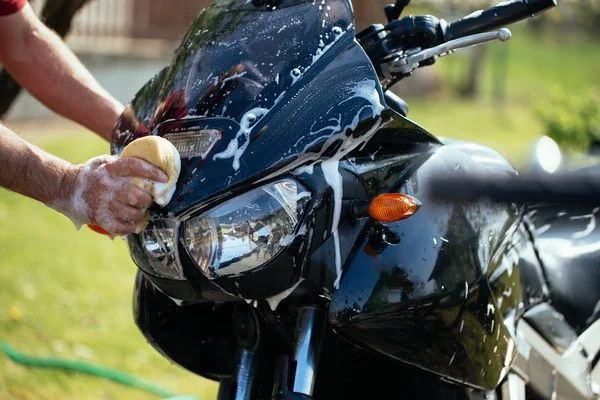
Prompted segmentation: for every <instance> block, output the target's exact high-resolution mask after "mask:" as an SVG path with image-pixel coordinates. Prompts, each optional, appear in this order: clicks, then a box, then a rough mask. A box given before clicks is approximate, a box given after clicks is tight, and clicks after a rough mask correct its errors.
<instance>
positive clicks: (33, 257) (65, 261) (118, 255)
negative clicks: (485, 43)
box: [0, 30, 600, 400]
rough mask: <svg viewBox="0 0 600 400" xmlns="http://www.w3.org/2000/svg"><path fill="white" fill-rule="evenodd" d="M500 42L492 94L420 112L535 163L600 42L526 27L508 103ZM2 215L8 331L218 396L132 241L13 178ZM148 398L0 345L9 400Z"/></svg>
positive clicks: (72, 140)
mask: <svg viewBox="0 0 600 400" xmlns="http://www.w3.org/2000/svg"><path fill="white" fill-rule="evenodd" d="M499 46H503V45H502V44H497V43H496V44H493V45H492V47H490V51H491V54H490V57H488V60H487V64H488V69H487V70H486V72H485V79H484V82H485V85H484V90H483V94H482V96H481V98H479V99H478V100H457V99H456V98H455V97H453V96H452V94H451V93H450V91H449V90H446V91H444V92H443V93H442V94H441V95H440V96H438V97H436V98H426V99H424V98H416V99H408V100H409V103H410V106H411V112H410V117H411V119H413V120H415V121H417V122H418V123H420V124H421V125H423V126H424V127H426V128H428V129H429V130H430V131H431V132H432V133H434V134H436V135H443V136H448V137H455V138H460V139H466V140H472V141H475V142H479V143H484V144H488V145H490V146H492V147H494V148H496V149H498V150H499V151H501V152H502V153H504V154H505V155H507V156H508V157H509V158H510V159H511V160H512V161H513V162H514V163H516V164H524V163H525V162H526V160H527V157H528V154H529V153H528V152H529V149H530V147H531V145H532V144H533V142H534V140H535V138H536V137H538V136H540V135H542V134H543V126H542V125H541V123H540V122H539V121H538V119H537V117H536V115H535V112H534V110H535V107H536V106H537V104H538V102H539V100H540V99H542V98H544V97H545V96H546V95H547V93H548V91H549V90H551V89H552V88H555V87H558V88H562V89H563V90H567V91H585V90H591V89H596V90H598V89H599V88H600V82H599V79H600V74H598V71H600V46H599V45H598V43H597V42H595V43H594V42H590V41H589V40H588V39H586V40H578V41H562V42H561V43H558V42H557V41H556V40H552V39H549V38H542V39H539V40H538V39H534V38H532V37H531V36H528V35H525V34H524V32H522V31H520V30H517V31H515V38H514V39H513V40H512V41H511V43H510V44H509V45H508V46H510V47H509V52H508V60H507V62H508V81H507V86H506V102H505V103H503V104H498V103H495V102H494V101H493V100H492V96H491V93H492V82H493V71H492V70H491V69H490V68H489V67H490V65H493V63H494V62H495V60H497V59H498V57H501V56H502V53H501V52H502V50H500V47H499ZM498 52H500V53H499V54H500V55H498ZM496 62H497V61H496ZM464 67H465V61H464V59H463V58H461V57H460V56H459V55H456V56H454V57H449V58H446V59H442V60H440V62H439V63H438V64H437V65H436V68H438V69H439V71H440V74H441V75H442V76H443V77H444V78H445V79H446V80H447V81H453V80H455V79H456V76H458V75H459V74H461V73H462V72H461V71H462V70H463V69H464ZM34 138H35V140H36V141H37V142H38V143H39V144H40V145H41V146H42V147H43V148H45V149H47V150H48V151H50V152H52V153H54V154H57V155H59V156H61V157H64V158H67V159H69V160H71V161H74V162H78V161H84V160H86V159H88V158H90V157H92V156H95V155H98V154H101V153H105V152H106V151H107V146H106V144H105V143H103V142H102V141H101V140H100V139H96V138H94V137H92V135H81V137H76V136H75V134H62V135H55V136H52V137H49V138H47V139H42V138H41V136H40V135H36V136H35V137H34ZM0 226H2V228H0V340H4V341H6V342H8V343H9V344H11V345H13V346H14V347H16V348H18V349H19V350H21V351H24V352H27V353H31V354H35V355H60V356H64V357H69V358H83V359H89V360H91V361H93V362H97V363H100V364H103V365H107V366H110V367H114V368H118V369H121V370H123V371H126V372H129V373H133V374H135V375H138V376H141V377H145V378H147V379H150V380H152V381H154V382H156V383H159V384H162V385H163V386H166V387H168V388H171V389H173V390H175V391H178V392H181V393H188V394H195V395H198V396H201V397H202V398H205V399H210V398H214V397H215V393H216V385H215V384H213V383H210V382H209V381H206V380H203V379H202V378H199V377H197V376H195V375H193V374H191V373H188V372H186V371H183V370H181V369H180V368H177V367H175V366H172V365H170V364H169V363H168V362H167V361H166V360H164V359H163V358H162V357H161V356H159V355H158V354H157V353H156V352H155V351H154V350H153V349H152V348H151V347H150V346H149V345H148V344H146V342H145V340H144V338H143V337H142V335H141V334H140V333H139V332H138V331H137V329H136V327H135V326H134V323H133V321H132V312H131V295H132V286H133V278H134V275H135V266H134V265H133V263H132V262H131V260H130V258H129V256H128V254H127V250H126V247H125V245H124V243H123V242H122V241H120V240H115V241H114V242H111V241H109V240H107V239H106V238H104V237H103V236H100V235H97V234H95V233H93V232H91V231H89V230H86V229H82V230H81V231H79V232H78V231H76V230H75V229H74V227H73V225H72V224H71V223H70V222H69V221H68V220H67V219H66V218H64V217H62V216H61V215H59V214H57V213H55V212H53V211H52V210H50V209H47V208H46V207H45V206H43V205H41V204H39V203H36V202H34V201H32V200H29V199H25V198H23V197H20V196H17V195H15V194H14V193H10V192H8V191H6V190H2V189H0ZM11 306H16V307H18V308H19V309H20V310H21V311H22V312H23V318H22V319H21V320H20V321H14V320H12V319H11V318H10V316H9V311H8V310H9V308H10V307H11ZM148 398H153V397H152V396H151V395H148V394H146V393H144V392H139V391H136V390H131V389H128V388H124V387H122V386H120V385H118V384H113V383H110V382H106V381H104V380H100V379H95V378H91V377H87V376H82V375H78V374H72V373H65V372H61V371H48V370H38V369H30V368H24V367H22V366H19V365H17V364H15V363H13V362H11V361H10V360H8V359H7V358H6V357H5V356H4V355H1V354H0V399H36V400H37V399H148Z"/></svg>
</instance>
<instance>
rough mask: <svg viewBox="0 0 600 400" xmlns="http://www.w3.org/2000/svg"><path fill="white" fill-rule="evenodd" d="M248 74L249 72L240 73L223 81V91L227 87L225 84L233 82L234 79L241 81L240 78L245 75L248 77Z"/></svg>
mask: <svg viewBox="0 0 600 400" xmlns="http://www.w3.org/2000/svg"><path fill="white" fill-rule="evenodd" d="M247 73H248V71H244V72H240V73H239V74H234V75H231V76H230V77H227V78H225V79H223V81H222V82H221V89H223V88H224V87H225V84H226V83H227V82H229V81H232V80H234V79H239V78H241V77H243V76H244V75H246V74H247Z"/></svg>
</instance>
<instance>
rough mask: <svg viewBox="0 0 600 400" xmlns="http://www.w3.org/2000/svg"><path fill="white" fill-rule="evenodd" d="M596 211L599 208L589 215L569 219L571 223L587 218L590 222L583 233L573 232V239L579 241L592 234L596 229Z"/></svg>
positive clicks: (599, 209) (597, 209)
mask: <svg viewBox="0 0 600 400" xmlns="http://www.w3.org/2000/svg"><path fill="white" fill-rule="evenodd" d="M598 211H600V208H594V210H593V211H592V213H591V214H587V215H580V216H577V217H571V218H569V219H570V220H572V221H575V220H579V219H588V218H589V220H590V222H589V223H588V226H587V227H586V228H585V229H584V230H583V231H581V232H575V233H574V234H573V239H581V238H584V237H586V236H588V235H590V234H591V233H592V232H594V229H596V214H597V213H598ZM536 233H537V231H536Z"/></svg>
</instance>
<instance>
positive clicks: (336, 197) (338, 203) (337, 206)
mask: <svg viewBox="0 0 600 400" xmlns="http://www.w3.org/2000/svg"><path fill="white" fill-rule="evenodd" d="M321 169H322V170H323V176H324V177H325V181H326V182H327V184H328V185H329V186H331V188H332V189H333V204H334V210H333V217H332V221H331V233H332V235H333V241H334V244H335V271H336V274H337V278H336V280H335V283H334V286H335V288H336V289H337V288H339V286H340V279H341V278H342V255H341V250H340V235H339V232H338V227H339V224H340V216H341V215H342V196H343V193H344V192H343V187H342V175H341V174H340V171H339V159H337V158H330V159H328V160H326V161H323V163H322V164H321Z"/></svg>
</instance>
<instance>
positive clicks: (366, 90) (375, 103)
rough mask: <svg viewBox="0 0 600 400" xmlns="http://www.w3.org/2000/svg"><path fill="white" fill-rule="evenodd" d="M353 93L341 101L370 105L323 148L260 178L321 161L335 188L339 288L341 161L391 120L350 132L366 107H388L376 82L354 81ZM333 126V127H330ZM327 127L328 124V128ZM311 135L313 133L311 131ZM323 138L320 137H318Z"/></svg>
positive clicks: (300, 170)
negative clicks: (329, 154)
mask: <svg viewBox="0 0 600 400" xmlns="http://www.w3.org/2000/svg"><path fill="white" fill-rule="evenodd" d="M350 93H351V96H350V97H349V98H347V99H345V100H344V101H342V102H341V103H340V104H343V103H346V102H348V101H350V100H351V99H355V98H360V99H363V100H367V101H368V102H369V104H368V105H366V106H364V107H362V108H361V109H360V110H359V111H358V112H357V113H356V115H355V117H354V118H353V120H352V122H351V123H350V124H349V125H348V126H346V127H345V128H344V129H343V130H341V132H340V133H338V134H335V135H332V136H330V137H329V138H327V140H326V141H325V143H324V144H323V146H321V151H320V152H318V153H303V154H302V155H301V156H300V157H298V159H296V160H294V161H293V162H291V163H290V164H288V165H287V166H285V167H284V168H282V169H280V170H279V171H277V172H275V173H273V174H271V175H269V176H267V177H265V178H263V179H261V181H264V180H267V179H271V178H272V177H274V176H280V175H282V174H284V173H287V172H290V171H292V173H293V174H295V175H300V174H303V173H310V174H312V173H313V167H314V165H315V164H317V163H319V162H320V163H322V165H321V168H322V171H323V175H324V178H325V181H326V182H327V184H328V185H329V186H331V188H332V190H333V197H334V215H333V216H332V224H331V225H332V226H331V234H332V235H333V238H334V246H335V265H336V273H337V277H336V280H335V285H334V286H335V288H336V289H337V288H339V284H340V280H341V273H342V265H341V262H342V261H341V249H340V240H339V234H338V228H339V221H340V217H341V209H342V198H343V187H342V176H341V174H340V172H339V161H340V160H341V159H342V158H344V157H345V156H347V155H348V154H349V153H350V152H352V151H353V150H355V149H357V148H359V147H360V146H362V148H364V146H365V145H366V144H367V143H368V141H369V140H370V139H371V138H372V137H373V135H374V134H375V133H376V132H377V131H378V130H379V129H380V128H382V127H383V126H385V125H387V124H388V123H389V121H387V122H385V123H383V121H382V119H381V118H379V119H378V120H377V122H376V123H375V124H374V125H373V126H372V127H371V129H370V130H369V131H368V132H366V133H365V134H363V135H361V136H359V137H354V136H353V135H352V134H347V133H348V132H351V131H354V130H356V128H357V127H358V125H359V123H360V121H361V118H360V115H361V114H362V112H363V110H365V109H367V108H370V109H371V111H372V117H376V116H379V115H381V113H382V112H383V110H384V109H385V107H384V106H383V104H381V101H380V97H379V92H378V91H377V82H375V81H373V80H370V79H364V80H362V81H360V82H357V83H354V84H353V86H351V87H350ZM328 128H329V129H331V127H328ZM325 129H327V128H325ZM309 135H310V134H309ZM319 140H321V138H319V139H317V140H315V143H316V142H317V141H319ZM340 140H341V141H342V143H341V145H339V148H338V150H337V152H336V154H335V155H333V156H332V157H330V158H329V159H327V160H325V161H323V160H322V159H321V157H322V155H323V153H324V152H325V151H327V150H329V149H330V148H331V146H332V145H334V144H337V143H336V142H338V141H340ZM310 147H311V145H309V146H307V147H306V148H305V151H306V149H308V148H310Z"/></svg>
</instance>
